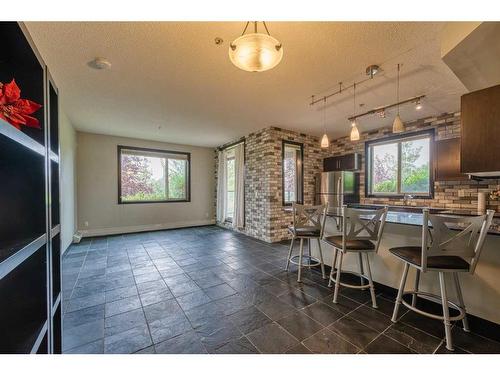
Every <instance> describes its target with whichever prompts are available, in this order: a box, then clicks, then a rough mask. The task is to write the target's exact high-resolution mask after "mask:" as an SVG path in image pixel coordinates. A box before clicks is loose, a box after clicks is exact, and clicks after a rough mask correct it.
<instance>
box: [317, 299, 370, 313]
mask: <svg viewBox="0 0 500 375" xmlns="http://www.w3.org/2000/svg"><path fill="white" fill-rule="evenodd" d="M321 302H323V303H325V304H327V305H328V306H330V307H331V308H333V309H335V310H338V311H340V312H341V313H343V314H348V313H350V312H351V311H353V310H354V309H357V308H358V307H359V306H361V304H360V303H358V302H356V301H354V300H352V299H350V298H347V297H345V296H343V295H339V296H338V299H337V303H333V296H327V297H325V298H323V299H322V300H321Z"/></svg>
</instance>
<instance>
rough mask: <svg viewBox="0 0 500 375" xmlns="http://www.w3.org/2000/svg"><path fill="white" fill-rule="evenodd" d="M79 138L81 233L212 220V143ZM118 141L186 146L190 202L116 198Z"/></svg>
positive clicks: (176, 147) (173, 147)
mask: <svg viewBox="0 0 500 375" xmlns="http://www.w3.org/2000/svg"><path fill="white" fill-rule="evenodd" d="M200 136H202V135H200ZM77 139H78V157H77V166H78V176H77V187H78V188H77V192H78V228H79V230H80V231H82V233H83V235H84V236H95V235H106V234H115V233H127V232H139V231H146V230H155V229H165V228H177V227H186V226H196V225H207V224H213V223H214V220H213V218H214V199H215V196H214V195H215V194H214V191H215V190H214V180H215V178H214V165H215V163H214V151H213V149H212V148H206V147H195V146H185V145H177V144H169V143H164V142H154V141H146V140H138V139H132V138H121V137H113V136H107V135H99V134H90V133H82V132H78V133H77ZM118 145H124V146H136V147H145V148H154V149H160V150H170V151H184V152H190V153H191V202H175V203H140V204H118V160H117V146H118ZM87 223H88V225H87Z"/></svg>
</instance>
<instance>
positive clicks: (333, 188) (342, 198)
mask: <svg viewBox="0 0 500 375" xmlns="http://www.w3.org/2000/svg"><path fill="white" fill-rule="evenodd" d="M315 184H316V197H315V202H316V204H326V203H328V208H329V210H330V211H331V212H333V211H334V210H336V209H338V208H340V207H342V205H343V204H349V203H359V174H358V173H355V172H347V171H336V172H323V173H318V174H317V175H316V177H315Z"/></svg>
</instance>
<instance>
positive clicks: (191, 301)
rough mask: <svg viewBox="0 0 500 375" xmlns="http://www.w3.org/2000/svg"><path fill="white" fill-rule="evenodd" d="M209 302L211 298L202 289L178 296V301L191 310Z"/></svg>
mask: <svg viewBox="0 0 500 375" xmlns="http://www.w3.org/2000/svg"><path fill="white" fill-rule="evenodd" d="M209 302H211V299H210V298H209V297H208V296H207V295H206V294H205V292H203V291H202V290H199V291H197V292H194V293H189V294H184V295H182V296H180V297H177V303H178V304H179V305H180V306H181V308H182V309H183V310H189V309H192V308H195V307H197V306H201V305H204V304H205V303H209Z"/></svg>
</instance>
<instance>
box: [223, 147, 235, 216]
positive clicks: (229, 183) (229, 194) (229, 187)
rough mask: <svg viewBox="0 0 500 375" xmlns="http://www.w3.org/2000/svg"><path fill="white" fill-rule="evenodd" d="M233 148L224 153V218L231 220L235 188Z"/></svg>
mask: <svg viewBox="0 0 500 375" xmlns="http://www.w3.org/2000/svg"><path fill="white" fill-rule="evenodd" d="M234 163H235V158H234V149H232V150H227V153H226V206H225V207H226V220H227V221H232V220H233V216H234V189H235V174H234V172H235V169H234Z"/></svg>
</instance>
